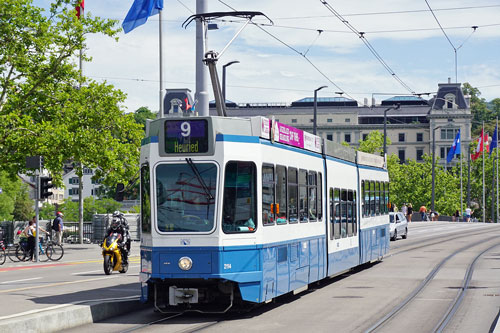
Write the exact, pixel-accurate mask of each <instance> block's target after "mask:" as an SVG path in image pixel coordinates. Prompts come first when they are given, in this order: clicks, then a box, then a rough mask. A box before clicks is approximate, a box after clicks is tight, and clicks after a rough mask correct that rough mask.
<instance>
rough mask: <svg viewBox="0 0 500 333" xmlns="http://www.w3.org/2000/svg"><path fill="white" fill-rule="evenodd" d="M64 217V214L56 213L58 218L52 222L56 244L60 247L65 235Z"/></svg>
mask: <svg viewBox="0 0 500 333" xmlns="http://www.w3.org/2000/svg"><path fill="white" fill-rule="evenodd" d="M63 216H64V214H63V213H61V212H57V213H56V218H55V219H54V221H52V230H54V231H55V232H56V242H57V244H59V245H62V235H63V228H64V225H63V219H62V218H63Z"/></svg>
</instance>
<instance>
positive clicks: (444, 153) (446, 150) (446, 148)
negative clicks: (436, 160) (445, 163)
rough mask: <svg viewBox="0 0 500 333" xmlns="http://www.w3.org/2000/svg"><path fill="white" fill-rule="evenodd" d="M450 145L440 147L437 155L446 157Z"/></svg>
mask: <svg viewBox="0 0 500 333" xmlns="http://www.w3.org/2000/svg"><path fill="white" fill-rule="evenodd" d="M450 149H451V147H441V149H440V153H439V156H440V157H441V158H444V159H445V158H447V157H448V152H449V151H450Z"/></svg>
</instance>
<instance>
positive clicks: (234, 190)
mask: <svg viewBox="0 0 500 333" xmlns="http://www.w3.org/2000/svg"><path fill="white" fill-rule="evenodd" d="M225 174H226V176H225V180H224V198H223V208H222V212H223V221H222V230H223V231H224V232H225V233H241V232H254V231H255V229H256V227H257V191H256V184H257V179H256V178H257V171H256V167H255V164H254V163H252V162H239V161H234V162H228V163H227V164H226V173H225Z"/></svg>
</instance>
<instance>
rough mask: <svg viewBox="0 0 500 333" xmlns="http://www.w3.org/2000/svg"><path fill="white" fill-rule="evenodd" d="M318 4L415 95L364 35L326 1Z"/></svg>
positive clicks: (323, 0)
mask: <svg viewBox="0 0 500 333" xmlns="http://www.w3.org/2000/svg"><path fill="white" fill-rule="evenodd" d="M320 2H321V3H322V4H323V5H324V6H325V7H326V8H327V9H328V10H329V11H330V12H331V13H332V14H333V15H334V16H335V17H337V18H338V19H339V20H340V21H341V22H342V23H343V24H344V25H345V26H346V27H348V28H349V30H351V31H352V32H353V33H354V34H356V35H357V36H358V37H359V38H360V39H361V41H362V42H363V43H364V44H365V45H366V47H367V48H368V49H369V50H370V52H371V53H372V54H373V55H374V56H375V58H376V59H377V60H378V61H379V62H380V63H381V64H382V66H383V67H384V68H385V69H386V70H387V72H389V74H390V75H391V76H392V77H393V78H394V79H395V80H396V81H397V82H399V84H401V85H402V86H403V88H405V89H406V90H408V91H409V92H410V93H412V94H415V91H414V90H413V89H411V88H410V87H409V86H408V85H407V84H406V83H405V82H404V81H403V80H402V79H401V78H400V77H399V76H398V75H397V74H396V73H395V72H394V71H393V70H392V68H391V67H390V66H389V65H388V64H387V62H385V60H384V59H383V58H382V56H381V55H380V54H379V53H378V52H377V51H376V50H375V48H374V47H373V46H372V45H371V44H370V42H369V41H368V40H367V39H366V37H365V36H364V35H365V33H364V32H361V31H358V30H357V29H356V28H355V27H354V26H353V25H352V24H350V23H349V21H347V20H346V19H344V18H343V17H342V15H340V14H339V13H338V12H337V11H336V10H335V9H334V8H333V7H332V6H331V5H330V4H329V3H328V2H327V1H326V0H320Z"/></svg>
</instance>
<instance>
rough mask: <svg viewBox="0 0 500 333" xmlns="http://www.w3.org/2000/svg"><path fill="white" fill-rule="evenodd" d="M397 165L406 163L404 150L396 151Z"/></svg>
mask: <svg viewBox="0 0 500 333" xmlns="http://www.w3.org/2000/svg"><path fill="white" fill-rule="evenodd" d="M398 157H399V163H401V164H403V163H404V162H405V161H406V154H405V150H404V149H399V150H398Z"/></svg>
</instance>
